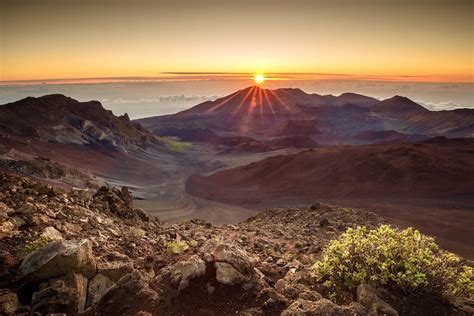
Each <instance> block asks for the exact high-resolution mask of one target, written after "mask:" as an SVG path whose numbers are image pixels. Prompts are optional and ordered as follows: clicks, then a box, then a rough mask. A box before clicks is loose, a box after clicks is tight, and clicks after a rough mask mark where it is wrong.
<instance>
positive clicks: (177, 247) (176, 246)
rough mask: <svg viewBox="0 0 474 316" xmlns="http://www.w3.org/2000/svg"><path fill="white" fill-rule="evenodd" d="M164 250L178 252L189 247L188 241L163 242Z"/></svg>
mask: <svg viewBox="0 0 474 316" xmlns="http://www.w3.org/2000/svg"><path fill="white" fill-rule="evenodd" d="M165 248H166V252H168V253H172V254H179V253H181V252H183V251H185V250H186V249H188V248H189V246H188V243H187V242H185V241H184V240H179V241H168V242H165Z"/></svg>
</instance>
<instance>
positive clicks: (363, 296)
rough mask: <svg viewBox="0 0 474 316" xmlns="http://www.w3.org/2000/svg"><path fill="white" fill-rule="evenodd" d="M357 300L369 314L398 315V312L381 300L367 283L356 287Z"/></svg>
mask: <svg viewBox="0 0 474 316" xmlns="http://www.w3.org/2000/svg"><path fill="white" fill-rule="evenodd" d="M357 302H359V303H360V304H362V305H363V306H365V308H366V309H367V311H368V313H369V315H374V316H376V315H386V316H398V312H397V311H396V310H395V309H394V308H393V307H392V306H390V305H389V304H388V303H386V302H385V301H383V300H382V299H381V298H380V297H379V296H378V295H377V292H376V291H375V290H374V289H373V288H372V287H371V286H369V285H367V284H361V285H359V286H358V287H357Z"/></svg>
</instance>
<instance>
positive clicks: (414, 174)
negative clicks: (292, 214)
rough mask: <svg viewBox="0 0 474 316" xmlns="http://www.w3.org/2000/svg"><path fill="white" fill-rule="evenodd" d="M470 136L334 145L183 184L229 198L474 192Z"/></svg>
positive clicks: (195, 192)
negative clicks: (393, 142)
mask: <svg viewBox="0 0 474 316" xmlns="http://www.w3.org/2000/svg"><path fill="white" fill-rule="evenodd" d="M473 157H474V140H472V139H459V140H444V141H440V142H436V143H433V142H425V143H423V142H421V143H400V144H387V145H367V146H336V147H330V148H321V149H314V150H309V151H304V152H301V153H298V154H292V155H283V156H276V157H271V158H267V159H265V160H262V161H259V162H255V163H252V164H249V165H246V166H242V167H238V168H234V169H230V170H224V171H220V172H218V173H215V174H213V175H210V176H207V177H199V176H194V177H192V178H190V180H189V181H188V183H187V188H188V192H190V193H191V194H193V195H196V196H200V197H206V198H210V199H216V200H220V201H227V202H243V203H245V202H251V201H258V200H262V199H263V200H264V199H278V198H282V199H287V198H292V199H299V198H320V197H325V198H327V197H331V198H348V197H357V198H383V197H398V198H408V197H412V198H414V197H418V198H419V197H429V198H439V197H447V196H453V195H461V194H471V193H473V191H472V188H474V159H473Z"/></svg>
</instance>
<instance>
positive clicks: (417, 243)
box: [313, 225, 474, 298]
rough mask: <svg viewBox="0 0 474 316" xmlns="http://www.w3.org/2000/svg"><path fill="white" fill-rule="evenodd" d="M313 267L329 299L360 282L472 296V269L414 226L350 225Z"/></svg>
mask: <svg viewBox="0 0 474 316" xmlns="http://www.w3.org/2000/svg"><path fill="white" fill-rule="evenodd" d="M313 269H314V273H315V276H316V277H317V278H318V279H319V281H320V282H322V284H323V286H324V287H325V288H327V290H328V293H330V294H331V295H332V296H333V298H334V296H335V293H338V292H341V291H349V292H351V291H354V290H355V289H356V287H357V286H358V285H359V284H361V283H368V284H370V285H372V286H376V287H377V286H379V287H383V288H386V289H389V290H394V291H400V292H403V293H405V294H410V293H415V292H425V293H433V294H439V295H441V294H453V295H457V296H464V297H472V296H474V280H473V269H472V268H471V267H469V266H466V265H464V264H462V262H461V259H460V258H459V257H458V256H456V255H454V254H452V253H449V252H447V251H444V250H442V249H440V248H439V247H438V245H437V244H436V243H435V242H434V240H433V238H431V237H428V236H425V235H423V234H421V233H420V232H419V231H418V230H415V229H413V228H407V229H405V230H399V229H395V228H391V227H390V226H387V225H382V226H380V227H379V228H377V229H373V230H368V229H367V228H366V227H358V228H356V229H352V228H349V229H347V231H346V232H345V233H343V234H342V235H341V236H340V237H339V239H337V240H332V241H331V242H330V243H329V244H328V245H327V246H326V247H325V249H324V250H323V254H322V258H321V260H320V261H318V262H316V263H315V264H314V266H313Z"/></svg>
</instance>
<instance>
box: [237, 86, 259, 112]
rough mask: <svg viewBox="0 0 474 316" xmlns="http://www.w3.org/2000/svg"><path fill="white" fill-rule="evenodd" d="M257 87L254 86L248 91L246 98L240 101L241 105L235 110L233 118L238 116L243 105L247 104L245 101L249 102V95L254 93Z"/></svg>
mask: <svg viewBox="0 0 474 316" xmlns="http://www.w3.org/2000/svg"><path fill="white" fill-rule="evenodd" d="M256 88H257V87H255V86H253V87H252V88H250V89H249V91H247V94H246V95H245V96H244V98H243V99H242V100H241V101H240V103H239V105H238V106H237V109H235V111H234V112H232V116H234V115H236V114H237V113H238V112H239V110H240V108H241V107H242V105H243V104H244V103H245V101H246V100H247V98H248V97H249V95H250V94H251V93H252V92H253V90H254V89H256Z"/></svg>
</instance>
